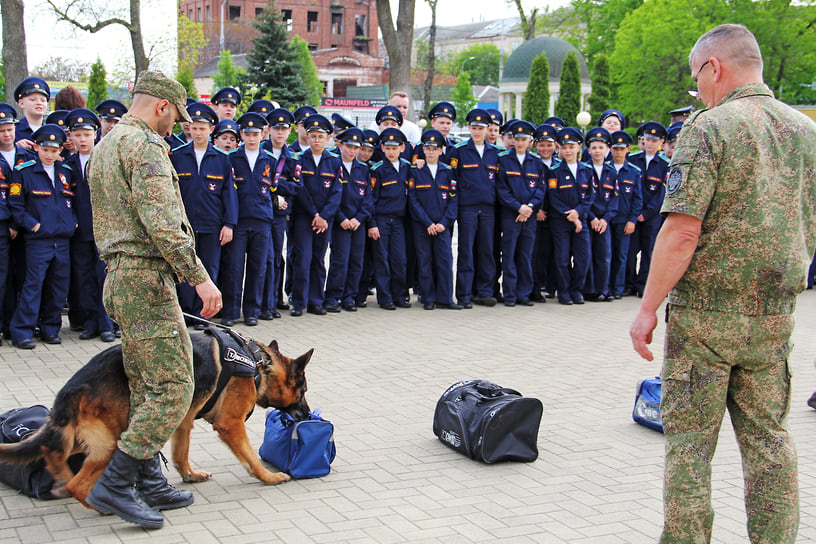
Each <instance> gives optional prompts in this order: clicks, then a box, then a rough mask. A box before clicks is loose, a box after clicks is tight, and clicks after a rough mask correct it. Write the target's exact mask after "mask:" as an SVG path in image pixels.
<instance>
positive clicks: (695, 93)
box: [688, 59, 711, 98]
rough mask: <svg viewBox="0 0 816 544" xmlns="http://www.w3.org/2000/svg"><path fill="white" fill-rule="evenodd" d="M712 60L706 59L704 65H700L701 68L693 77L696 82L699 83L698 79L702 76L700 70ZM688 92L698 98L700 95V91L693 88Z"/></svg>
mask: <svg viewBox="0 0 816 544" xmlns="http://www.w3.org/2000/svg"><path fill="white" fill-rule="evenodd" d="M710 61H711V59H709V60H707V61H705V62H704V63H703V65H702V66H700V69H699V70H697V73H696V74H694V77H693V78H691V79H692V80H693V81H694V83H695V84H696V83H697V79H698V78H699V77H700V72H702V71H703V68H705V67H706V65H707V64H708V63H709V62H710ZM688 93H689V94H690V95H691V96H692V97H694V98H697V97H698V96H699V95H700V91H692V90H690V91H689V92H688Z"/></svg>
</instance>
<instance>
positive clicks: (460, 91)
mask: <svg viewBox="0 0 816 544" xmlns="http://www.w3.org/2000/svg"><path fill="white" fill-rule="evenodd" d="M451 102H452V103H453V107H454V108H456V113H457V116H460V117H461V118H463V119H464V117H465V115H467V113H468V112H469V111H470V110H472V109H473V107H474V106H475V105H476V97H475V96H473V87H471V85H470V76H469V75H468V73H467V72H462V73H461V74H459V77H457V78H456V85H454V87H453V90H452V91H451Z"/></svg>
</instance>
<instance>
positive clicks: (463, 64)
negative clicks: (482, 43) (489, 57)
mask: <svg viewBox="0 0 816 544" xmlns="http://www.w3.org/2000/svg"><path fill="white" fill-rule="evenodd" d="M475 58H481V57H468V58H466V59H465V60H463V61H462V69H461V70H459V72H460V73H463V72H464V71H465V63H466V62H467V61H469V60H473V59H475Z"/></svg>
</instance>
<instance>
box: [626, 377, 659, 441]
mask: <svg viewBox="0 0 816 544" xmlns="http://www.w3.org/2000/svg"><path fill="white" fill-rule="evenodd" d="M662 390H663V382H662V381H661V380H660V376H655V377H654V378H643V379H641V380H640V381H639V382H638V384H637V387H636V389H635V407H634V409H633V410H632V419H634V420H635V422H636V423H640V424H641V425H645V426H646V427H649V428H650V429H654V430H656V431H660V432H661V433H662V432H663V422H662V420H661V419H660V398H661V395H662Z"/></svg>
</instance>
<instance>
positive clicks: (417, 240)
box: [408, 129, 463, 310]
mask: <svg viewBox="0 0 816 544" xmlns="http://www.w3.org/2000/svg"><path fill="white" fill-rule="evenodd" d="M420 142H421V144H422V150H423V152H424V155H425V164H424V166H423V167H422V168H417V167H416V166H412V167H411V170H410V174H409V175H410V177H409V179H408V204H409V207H410V209H411V218H412V222H411V223H412V228H413V230H414V247H415V248H416V255H417V264H418V266H419V285H420V292H421V293H422V304H423V307H424V308H425V309H426V310H433V309H434V306H436V307H437V308H447V309H449V310H461V309H462V308H463V306H462V305H461V304H456V303H455V302H453V253H452V252H451V232H452V231H453V222H454V221H455V220H456V214H457V210H456V180H455V179H454V177H453V169H452V168H451V167H450V166H448V165H446V164H444V163H441V162H439V158H440V156H441V155H442V153H444V146H445V137H444V136H443V135H442V133H441V132H439V131H438V130H435V129H431V130H427V131H425V132H424V133H423V134H422V138H421V141H420Z"/></svg>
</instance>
